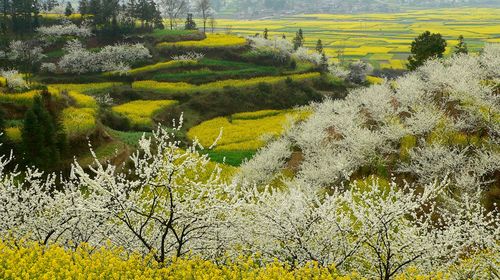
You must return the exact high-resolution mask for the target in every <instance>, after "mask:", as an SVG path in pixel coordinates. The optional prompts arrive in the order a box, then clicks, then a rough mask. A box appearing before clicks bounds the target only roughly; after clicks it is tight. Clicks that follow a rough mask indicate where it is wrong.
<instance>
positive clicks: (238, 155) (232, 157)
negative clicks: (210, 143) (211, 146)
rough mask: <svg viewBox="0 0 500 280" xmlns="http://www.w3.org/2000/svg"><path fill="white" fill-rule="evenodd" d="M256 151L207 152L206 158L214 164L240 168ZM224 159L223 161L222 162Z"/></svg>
mask: <svg viewBox="0 0 500 280" xmlns="http://www.w3.org/2000/svg"><path fill="white" fill-rule="evenodd" d="M256 152H257V151H208V152H206V154H208V157H209V158H210V159H211V160H212V161H215V162H218V163H225V164H227V165H231V166H240V165H241V164H242V163H243V161H245V159H251V158H252V157H253V156H254V155H255V154H256ZM224 159H225V161H224Z"/></svg>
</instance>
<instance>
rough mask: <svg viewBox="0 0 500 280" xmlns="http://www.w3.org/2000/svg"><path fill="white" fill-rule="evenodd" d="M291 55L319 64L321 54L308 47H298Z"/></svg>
mask: <svg viewBox="0 0 500 280" xmlns="http://www.w3.org/2000/svg"><path fill="white" fill-rule="evenodd" d="M293 56H294V57H296V58H297V59H298V60H302V61H307V62H311V63H313V64H315V65H320V64H321V59H322V55H321V54H320V53H318V52H315V51H310V50H309V49H308V48H304V47H300V48H298V49H297V50H296V51H295V52H294V53H293Z"/></svg>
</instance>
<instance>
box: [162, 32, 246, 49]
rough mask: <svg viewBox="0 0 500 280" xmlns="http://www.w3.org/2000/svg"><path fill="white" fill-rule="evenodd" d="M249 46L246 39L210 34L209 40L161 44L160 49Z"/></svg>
mask: <svg viewBox="0 0 500 280" xmlns="http://www.w3.org/2000/svg"><path fill="white" fill-rule="evenodd" d="M246 45H247V40H246V39H245V38H242V37H239V36H235V35H228V34H208V35H207V38H206V39H204V40H201V41H181V42H175V43H167V42H164V43H160V44H158V45H157V47H158V48H166V49H168V48H192V49H213V48H240V47H244V46H246Z"/></svg>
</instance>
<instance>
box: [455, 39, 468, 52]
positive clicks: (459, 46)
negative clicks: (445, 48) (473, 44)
mask: <svg viewBox="0 0 500 280" xmlns="http://www.w3.org/2000/svg"><path fill="white" fill-rule="evenodd" d="M454 53H455V54H468V53H469V49H468V48H467V43H465V40H464V36H462V35H460V36H458V44H457V45H456V46H455V51H454Z"/></svg>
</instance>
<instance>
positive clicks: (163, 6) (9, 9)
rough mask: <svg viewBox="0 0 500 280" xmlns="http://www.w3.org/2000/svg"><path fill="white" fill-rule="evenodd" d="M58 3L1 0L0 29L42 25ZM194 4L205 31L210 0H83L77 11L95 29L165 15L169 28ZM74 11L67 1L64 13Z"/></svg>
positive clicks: (158, 21)
mask: <svg viewBox="0 0 500 280" xmlns="http://www.w3.org/2000/svg"><path fill="white" fill-rule="evenodd" d="M58 4H59V3H58V2H57V1H56V0H44V1H40V0H15V1H14V0H1V1H0V13H1V15H2V17H1V19H0V20H1V22H0V29H1V32H2V33H3V34H7V33H14V34H27V33H31V32H33V31H34V30H35V29H36V28H38V27H40V25H41V23H40V22H41V21H40V17H41V13H42V12H48V11H50V10H52V9H53V8H54V7H56V6H57V5H58ZM193 8H194V9H195V11H196V12H197V14H198V15H199V16H200V18H201V20H202V23H203V30H204V32H206V29H207V25H208V23H209V21H210V20H213V19H214V17H215V10H214V9H213V7H212V3H211V1H210V0H196V2H195V3H194V5H193V4H191V3H190V2H189V1H187V0H128V1H127V2H126V3H123V4H121V1H119V0H80V1H79V6H78V12H79V13H80V14H81V15H82V16H83V17H84V18H85V17H86V18H91V19H92V23H93V26H94V28H95V29H106V28H108V29H109V28H110V27H112V28H113V29H115V31H116V30H117V27H118V26H119V25H125V26H128V27H129V28H130V27H131V28H135V21H136V20H138V21H140V22H141V29H144V28H147V29H150V28H163V17H166V18H168V25H169V28H170V29H174V28H176V27H177V26H178V23H179V20H180V19H181V18H184V17H185V16H186V14H188V13H189V12H190V11H192V9H193ZM74 12H75V11H74V8H73V7H72V5H71V3H70V2H67V6H66V9H65V15H66V16H69V15H71V14H72V13H74Z"/></svg>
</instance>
